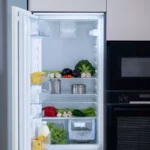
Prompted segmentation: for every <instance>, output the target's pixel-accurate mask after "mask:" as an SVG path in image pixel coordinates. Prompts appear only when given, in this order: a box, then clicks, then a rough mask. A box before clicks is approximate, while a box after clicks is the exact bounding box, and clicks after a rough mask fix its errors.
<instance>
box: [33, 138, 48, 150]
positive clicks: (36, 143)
mask: <svg viewBox="0 0 150 150" xmlns="http://www.w3.org/2000/svg"><path fill="white" fill-rule="evenodd" d="M49 144H50V135H48V136H47V137H44V136H39V137H36V138H33V139H32V143H31V149H32V150H47V149H48V147H49Z"/></svg>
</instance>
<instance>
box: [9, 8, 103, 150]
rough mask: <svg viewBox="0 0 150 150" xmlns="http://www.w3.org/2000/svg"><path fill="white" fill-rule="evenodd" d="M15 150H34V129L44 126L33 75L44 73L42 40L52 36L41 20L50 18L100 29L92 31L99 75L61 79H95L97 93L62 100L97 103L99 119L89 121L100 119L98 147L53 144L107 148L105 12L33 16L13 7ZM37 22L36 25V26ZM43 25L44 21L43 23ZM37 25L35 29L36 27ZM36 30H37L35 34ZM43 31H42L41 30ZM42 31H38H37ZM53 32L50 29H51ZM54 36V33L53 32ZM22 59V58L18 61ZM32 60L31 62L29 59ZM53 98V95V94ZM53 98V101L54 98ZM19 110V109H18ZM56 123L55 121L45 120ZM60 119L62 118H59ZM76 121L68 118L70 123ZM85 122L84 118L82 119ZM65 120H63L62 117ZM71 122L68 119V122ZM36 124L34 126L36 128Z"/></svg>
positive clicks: (72, 148)
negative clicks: (91, 24)
mask: <svg viewBox="0 0 150 150" xmlns="http://www.w3.org/2000/svg"><path fill="white" fill-rule="evenodd" d="M12 12H13V13H12V15H13V16H12V17H13V19H12V20H13V21H12V28H13V30H12V31H13V33H12V36H13V38H12V40H13V41H12V44H13V45H12V54H13V55H12V85H13V87H12V104H13V105H12V118H13V119H12V120H13V122H12V131H13V133H12V139H13V142H12V143H13V146H12V150H20V149H22V150H27V149H28V150H31V139H32V137H34V136H35V131H34V130H32V129H31V127H32V126H34V127H35V125H36V127H37V126H40V125H41V123H42V117H41V116H39V117H37V118H36V115H37V114H38V112H40V109H41V107H42V103H43V102H44V101H42V102H40V101H39V103H37V102H36V103H33V101H32V97H31V95H32V96H33V97H34V98H33V99H34V100H38V99H39V100H40V93H38V94H37V89H38V90H41V89H42V88H41V86H42V85H33V86H32V85H30V73H32V72H36V71H41V70H42V63H41V62H42V57H41V54H42V39H43V37H49V36H50V34H45V32H43V31H42V30H43V28H40V23H41V22H40V21H41V20H42V21H43V20H44V21H45V22H46V21H47V20H49V19H52V20H57V19H67V20H69V19H77V20H96V21H97V28H98V30H96V31H94V32H93V33H92V32H91V36H96V39H97V40H96V43H95V47H94V48H93V54H94V57H93V64H94V65H95V67H96V68H97V73H96V76H95V77H94V78H91V79H74V78H73V79H61V80H75V81H76V80H95V81H96V84H95V87H96V88H97V91H99V92H96V93H92V94H85V95H72V94H62V95H61V96H62V98H63V97H64V99H69V98H71V97H72V98H75V97H76V98H82V97H83V99H84V98H85V99H86V98H91V101H93V102H94V103H95V102H96V104H97V109H96V111H97V116H96V117H89V118H85V119H96V120H97V121H96V126H97V127H98V128H97V142H96V143H95V144H88V145H86V144H75V145H72V144H69V145H50V149H54V150H60V149H65V150H67V149H68V150H76V149H80V150H85V149H86V150H100V149H103V146H104V144H103V143H104V142H103V79H104V77H103V70H104V69H103V65H104V64H103V62H104V60H103V59H104V14H103V13H97V14H96V13H92V14H90V13H62V14H61V13H53V14H51V13H39V14H34V15H32V14H31V12H28V11H26V10H23V9H20V8H17V7H13V8H12ZM33 22H34V24H32V23H33ZM42 23H43V22H42ZM34 26H35V27H34ZM33 27H34V28H35V29H36V30H34V32H33ZM40 30H41V31H40ZM37 31H38V32H37ZM49 31H50V30H49ZM49 33H50V32H49ZM18 58H19V59H18ZM29 58H31V59H29ZM49 96H50V97H51V96H52V95H49ZM50 97H49V98H50ZM59 97H60V95H53V97H51V98H52V99H56V101H57V99H58V98H59ZM34 105H38V111H37V112H36V111H35V112H34V113H33V111H32V108H31V106H34ZM18 108H19V109H18ZM43 119H48V120H51V121H52V120H54V118H43ZM57 119H58V120H59V118H57ZM69 119H71V120H74V119H75V120H76V118H68V120H69ZM78 119H79V120H84V118H83V119H82V118H78ZM60 120H62V118H60ZM65 120H67V118H66V119H65ZM33 124H34V125H33Z"/></svg>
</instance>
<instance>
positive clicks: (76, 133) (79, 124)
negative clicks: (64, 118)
mask: <svg viewBox="0 0 150 150" xmlns="http://www.w3.org/2000/svg"><path fill="white" fill-rule="evenodd" d="M68 140H69V143H74V142H77V143H95V141H96V120H95V119H84V120H79V119H75V120H69V121H68Z"/></svg>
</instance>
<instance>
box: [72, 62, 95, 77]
mask: <svg viewBox="0 0 150 150" xmlns="http://www.w3.org/2000/svg"><path fill="white" fill-rule="evenodd" d="M75 69H76V70H79V71H80V73H81V74H82V73H90V75H92V76H93V75H94V73H95V68H94V67H93V66H92V64H91V63H90V62H89V61H88V60H81V61H79V62H78V63H77V64H76V65H75ZM86 77H87V76H86Z"/></svg>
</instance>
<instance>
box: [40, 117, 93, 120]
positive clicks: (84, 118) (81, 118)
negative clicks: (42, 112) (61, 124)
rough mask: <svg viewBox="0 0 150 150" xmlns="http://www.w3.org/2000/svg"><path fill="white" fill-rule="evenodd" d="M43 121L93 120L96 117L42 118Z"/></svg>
mask: <svg viewBox="0 0 150 150" xmlns="http://www.w3.org/2000/svg"><path fill="white" fill-rule="evenodd" d="M42 119H43V120H72V119H77V120H91V119H96V117H42Z"/></svg>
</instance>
